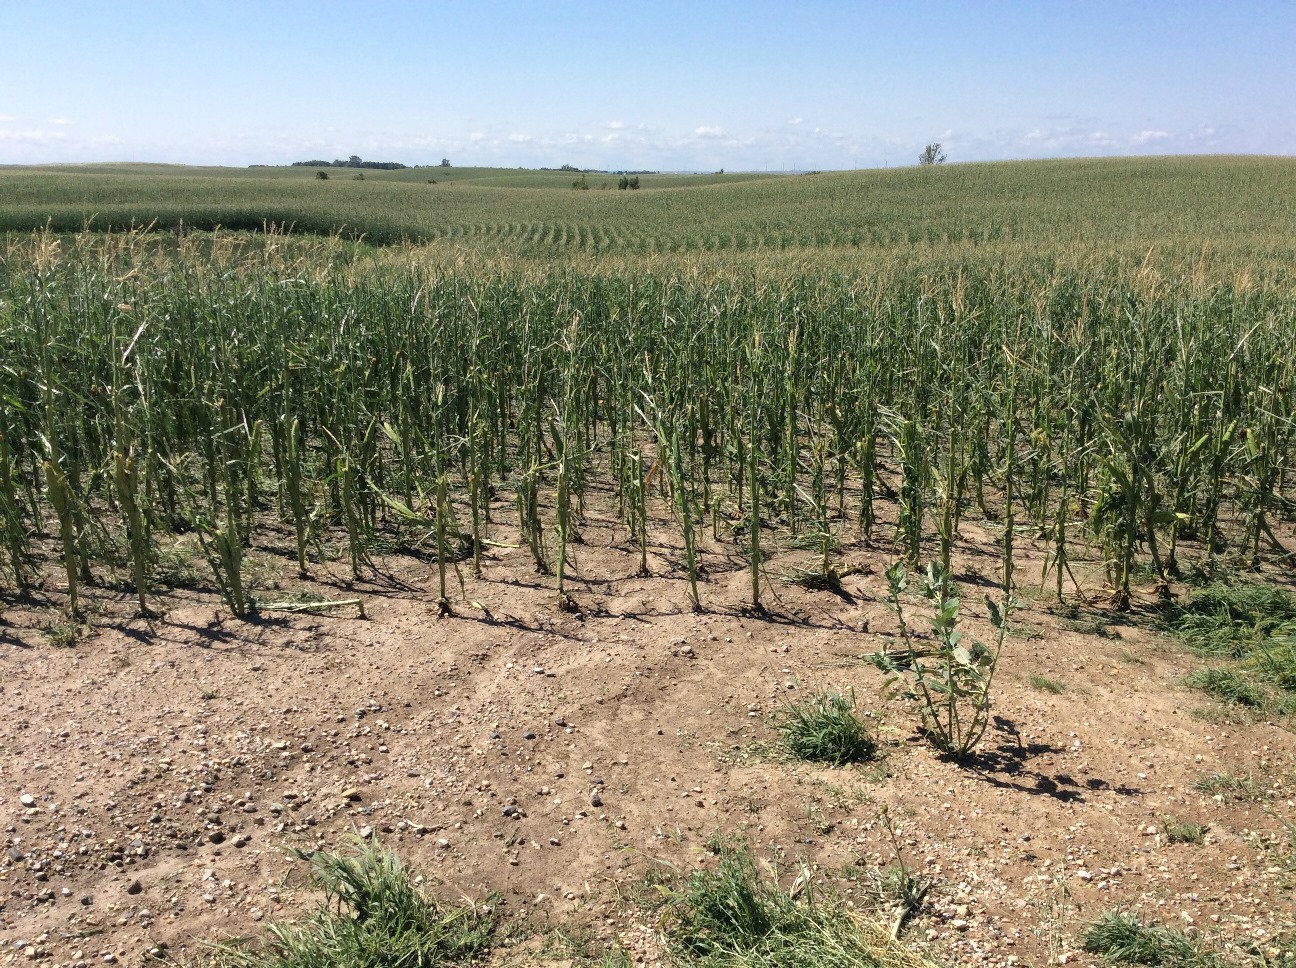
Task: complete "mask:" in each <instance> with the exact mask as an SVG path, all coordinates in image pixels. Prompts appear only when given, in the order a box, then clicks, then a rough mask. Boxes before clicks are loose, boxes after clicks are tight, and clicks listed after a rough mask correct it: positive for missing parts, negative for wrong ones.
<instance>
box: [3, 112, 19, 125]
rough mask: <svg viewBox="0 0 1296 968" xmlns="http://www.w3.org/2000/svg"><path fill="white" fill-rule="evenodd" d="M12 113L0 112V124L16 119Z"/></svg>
mask: <svg viewBox="0 0 1296 968" xmlns="http://www.w3.org/2000/svg"><path fill="white" fill-rule="evenodd" d="M17 120H18V119H17V118H15V117H14V116H13V115H12V114H0V124H8V123H9V122H10V121H17Z"/></svg>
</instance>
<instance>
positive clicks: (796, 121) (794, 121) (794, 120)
mask: <svg viewBox="0 0 1296 968" xmlns="http://www.w3.org/2000/svg"><path fill="white" fill-rule="evenodd" d="M804 120H805V118H789V119H788V124H800V123H801V122H802V121H804Z"/></svg>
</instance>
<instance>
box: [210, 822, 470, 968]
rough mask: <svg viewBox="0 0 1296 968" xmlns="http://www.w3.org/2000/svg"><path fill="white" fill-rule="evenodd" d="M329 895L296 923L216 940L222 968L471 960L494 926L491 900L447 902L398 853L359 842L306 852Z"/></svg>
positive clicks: (368, 967) (430, 967) (376, 967)
mask: <svg viewBox="0 0 1296 968" xmlns="http://www.w3.org/2000/svg"><path fill="white" fill-rule="evenodd" d="M296 853H297V856H298V857H300V858H301V859H302V860H306V861H308V862H309V863H310V864H311V868H312V870H311V873H312V879H313V882H314V884H315V886H316V887H317V888H318V889H319V890H320V891H321V892H323V895H324V897H323V899H322V900H321V902H320V904H319V906H318V907H317V908H316V909H315V911H314V912H312V913H310V914H308V915H307V916H306V917H305V918H303V919H302V920H300V921H296V922H275V923H273V924H271V925H270V926H269V927H267V928H266V929H265V930H264V931H263V932H262V934H261V936H260V937H259V938H255V939H249V940H245V941H232V942H221V943H218V944H215V945H214V946H213V953H214V958H215V963H216V964H217V965H218V966H219V968H334V966H340V965H346V966H348V968H389V966H397V965H409V966H415V965H418V966H427V968H434V966H438V965H469V964H472V963H474V962H475V961H477V960H478V959H479V958H480V957H481V956H482V955H483V954H484V953H485V952H487V951H488V950H489V949H490V947H491V945H492V943H493V936H494V932H495V920H494V916H493V914H492V913H491V909H490V907H489V905H488V906H487V907H483V908H478V907H475V906H468V907H459V906H455V905H450V904H445V903H442V902H440V901H438V900H436V899H435V898H433V897H431V896H430V895H428V894H427V893H425V892H424V891H423V890H421V889H420V888H418V887H416V886H415V885H414V883H413V881H412V880H411V879H410V875H409V871H408V870H407V869H406V868H405V867H404V866H403V865H402V864H401V862H400V861H399V860H398V859H397V858H396V855H395V854H392V853H390V852H388V851H385V850H383V849H381V848H380V847H379V846H378V845H377V844H376V843H374V842H358V843H357V844H356V846H355V848H354V849H353V850H352V851H350V852H349V853H348V854H346V855H342V854H327V853H306V852H304V851H297V852H296Z"/></svg>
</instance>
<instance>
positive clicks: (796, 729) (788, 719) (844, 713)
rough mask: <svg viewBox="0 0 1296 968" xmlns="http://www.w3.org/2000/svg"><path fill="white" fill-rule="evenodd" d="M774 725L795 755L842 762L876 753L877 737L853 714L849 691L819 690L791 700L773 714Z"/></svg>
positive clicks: (836, 764)
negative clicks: (802, 697) (810, 694)
mask: <svg viewBox="0 0 1296 968" xmlns="http://www.w3.org/2000/svg"><path fill="white" fill-rule="evenodd" d="M774 727H775V729H777V730H778V731H779V733H780V734H781V736H782V737H783V742H784V743H785V744H786V745H787V748H788V750H789V751H790V752H791V753H792V755H793V756H795V757H797V758H798V759H802V760H811V761H813V762H817V763H831V764H832V765H834V766H844V765H846V764H847V763H859V762H863V761H865V760H869V759H872V758H873V756H874V755H875V754H876V753H877V742H876V740H874V738H873V737H872V736H871V735H870V734H869V731H868V728H867V727H866V726H865V724H864V723H863V722H862V721H861V720H860V719H859V717H858V716H856V715H855V694H854V693H853V692H850V691H847V692H846V693H845V694H842V693H839V692H833V691H822V692H817V693H815V694H814V695H812V696H807V697H806V698H804V699H799V700H796V701H794V702H790V703H788V704H787V705H786V706H784V707H783V709H781V710H779V711H778V712H777V713H776V714H775V716H774Z"/></svg>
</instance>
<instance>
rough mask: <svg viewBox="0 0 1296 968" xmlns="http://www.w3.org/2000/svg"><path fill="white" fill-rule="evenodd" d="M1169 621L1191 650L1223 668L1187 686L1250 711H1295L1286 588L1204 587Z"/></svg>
mask: <svg viewBox="0 0 1296 968" xmlns="http://www.w3.org/2000/svg"><path fill="white" fill-rule="evenodd" d="M1168 621H1169V627H1170V629H1171V631H1172V632H1173V633H1174V634H1175V635H1176V636H1178V638H1179V639H1180V640H1182V641H1183V642H1184V643H1185V644H1186V645H1187V646H1188V648H1189V649H1190V650H1191V651H1193V652H1194V653H1196V654H1197V655H1202V656H1208V657H1211V658H1219V659H1222V660H1223V661H1224V662H1225V663H1226V664H1224V665H1222V666H1218V667H1211V668H1205V669H1200V670H1198V671H1197V672H1195V673H1193V674H1192V675H1191V676H1189V677H1188V685H1190V686H1192V687H1193V688H1195V689H1201V690H1203V691H1205V692H1207V693H1210V695H1212V696H1214V697H1215V698H1216V699H1219V700H1221V701H1223V702H1229V703H1235V704H1237V705H1241V706H1247V707H1250V708H1253V709H1264V710H1271V711H1275V712H1282V713H1286V712H1290V711H1292V709H1293V708H1296V599H1293V597H1292V596H1291V594H1290V593H1289V592H1287V591H1286V590H1285V589H1282V588H1277V587H1275V586H1273V585H1258V584H1239V585H1229V584H1219V583H1217V584H1213V585H1208V586H1206V587H1205V588H1203V589H1201V590H1200V591H1198V592H1197V593H1195V594H1194V595H1193V596H1192V598H1191V599H1190V600H1189V601H1188V603H1187V604H1186V605H1183V606H1181V607H1178V608H1176V609H1175V610H1174V611H1173V612H1172V613H1171V615H1170V617H1169V620H1168Z"/></svg>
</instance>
